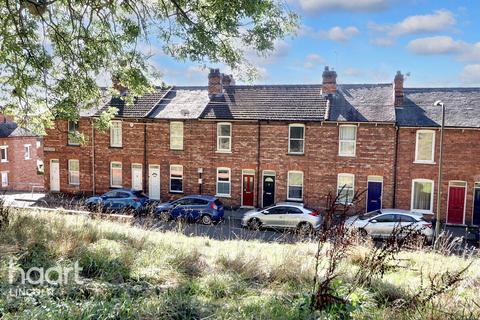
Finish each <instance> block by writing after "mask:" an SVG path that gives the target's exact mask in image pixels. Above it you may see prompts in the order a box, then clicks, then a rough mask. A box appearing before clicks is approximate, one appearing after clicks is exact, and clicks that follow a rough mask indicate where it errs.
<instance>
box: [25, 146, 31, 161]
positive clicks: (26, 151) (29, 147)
mask: <svg viewBox="0 0 480 320" xmlns="http://www.w3.org/2000/svg"><path fill="white" fill-rule="evenodd" d="M30 149H31V145H30V144H24V145H23V151H24V154H23V158H24V159H25V160H30V159H31V158H32V157H31V154H30Z"/></svg>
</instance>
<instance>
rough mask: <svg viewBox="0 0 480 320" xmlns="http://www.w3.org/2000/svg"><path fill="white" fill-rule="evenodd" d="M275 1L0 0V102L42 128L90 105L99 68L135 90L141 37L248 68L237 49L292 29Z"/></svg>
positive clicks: (267, 45) (151, 74)
mask: <svg viewBox="0 0 480 320" xmlns="http://www.w3.org/2000/svg"><path fill="white" fill-rule="evenodd" d="M279 1H280V0H16V1H15V0H0V4H1V6H0V79H1V80H0V105H1V106H3V108H4V110H3V112H9V113H13V114H15V115H16V116H17V120H18V121H20V122H22V121H26V120H28V121H29V123H30V124H34V125H35V126H37V128H39V129H41V128H43V126H44V125H45V124H48V123H50V122H51V120H52V119H53V118H63V119H72V120H74V119H77V118H78V116H79V112H80V110H81V109H88V108H91V107H92V106H98V105H99V103H101V99H102V91H101V88H99V86H98V84H97V81H96V80H97V78H98V77H100V76H102V75H103V76H105V75H106V74H107V75H112V76H114V77H115V78H116V79H118V80H119V81H120V84H121V85H123V86H125V87H128V89H129V93H130V97H132V96H137V95H141V94H143V93H145V92H148V91H149V90H152V80H155V79H158V70H155V69H152V67H151V65H150V64H149V63H148V58H149V56H148V53H145V52H144V51H145V50H142V46H144V44H145V43H152V45H153V46H158V47H160V48H161V49H162V50H163V52H164V53H166V54H168V55H171V56H173V57H175V58H177V59H179V60H191V61H194V62H198V63H202V64H206V63H225V64H226V65H228V66H229V67H231V68H233V69H235V68H238V67H240V66H247V68H246V69H247V70H252V69H251V68H249V65H248V62H247V61H246V59H245V54H244V53H245V51H244V50H246V49H247V48H249V49H253V50H255V51H258V52H259V53H260V54H268V51H270V50H272V49H273V45H274V41H275V40H276V39H279V38H283V37H285V36H286V35H287V34H289V33H290V32H292V31H293V30H294V29H295V28H296V24H297V16H296V15H295V14H294V13H292V12H290V11H289V10H288V9H287V8H286V6H285V5H284V4H283V3H282V2H279ZM104 118H108V117H104Z"/></svg>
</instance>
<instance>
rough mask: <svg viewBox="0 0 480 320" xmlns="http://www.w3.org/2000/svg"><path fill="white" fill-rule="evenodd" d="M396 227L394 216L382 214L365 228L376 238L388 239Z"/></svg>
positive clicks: (371, 220)
mask: <svg viewBox="0 0 480 320" xmlns="http://www.w3.org/2000/svg"><path fill="white" fill-rule="evenodd" d="M394 226H395V215H394V214H390V213H388V214H381V215H379V216H376V217H374V218H372V219H370V221H369V223H368V225H367V226H366V227H365V229H366V230H367V232H368V233H369V234H370V235H372V236H374V237H382V238H384V237H388V236H390V234H391V233H392V231H393V228H394Z"/></svg>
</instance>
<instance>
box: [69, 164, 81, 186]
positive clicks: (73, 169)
mask: <svg viewBox="0 0 480 320" xmlns="http://www.w3.org/2000/svg"><path fill="white" fill-rule="evenodd" d="M68 183H69V184H71V185H75V186H78V185H79V184H80V161H79V160H78V159H70V160H68Z"/></svg>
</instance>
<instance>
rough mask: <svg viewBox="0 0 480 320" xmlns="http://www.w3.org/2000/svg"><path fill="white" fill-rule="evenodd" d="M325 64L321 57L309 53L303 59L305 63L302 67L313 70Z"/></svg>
mask: <svg viewBox="0 0 480 320" xmlns="http://www.w3.org/2000/svg"><path fill="white" fill-rule="evenodd" d="M324 63H325V59H323V58H322V57H321V56H319V55H318V54H316V53H311V54H309V55H307V56H306V57H305V62H304V63H303V67H304V68H305V69H315V68H317V67H318V66H319V65H322V64H324Z"/></svg>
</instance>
